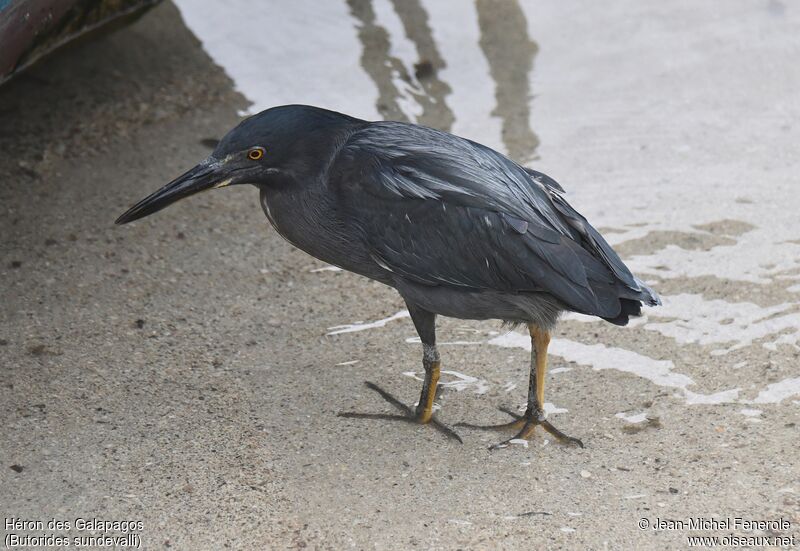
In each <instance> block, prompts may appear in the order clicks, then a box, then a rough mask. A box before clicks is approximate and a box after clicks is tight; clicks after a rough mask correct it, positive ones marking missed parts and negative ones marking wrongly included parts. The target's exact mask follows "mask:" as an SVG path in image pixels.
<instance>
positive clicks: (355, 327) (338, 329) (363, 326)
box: [327, 310, 411, 335]
mask: <svg viewBox="0 0 800 551" xmlns="http://www.w3.org/2000/svg"><path fill="white" fill-rule="evenodd" d="M408 317H411V314H409V313H408V310H400V311H399V312H397V313H396V314H393V315H391V316H389V317H388V318H383V319H381V320H377V321H371V322H366V323H350V324H345V325H334V326H333V327H328V329H329V332H328V333H327V334H328V335H340V334H342V333H355V332H356V331H366V330H367V329H377V328H378V327H383V326H384V325H386V324H387V323H389V322H390V321H394V320H398V319H402V318H408Z"/></svg>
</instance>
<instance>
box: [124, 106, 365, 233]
mask: <svg viewBox="0 0 800 551" xmlns="http://www.w3.org/2000/svg"><path fill="white" fill-rule="evenodd" d="M361 122H363V121H359V120H358V119H354V118H352V117H348V116H346V115H342V114H340V113H335V112H333V111H327V110H325V109H319V108H316V107H309V106H305V105H286V106H282V107H274V108H272V109H267V110H266V111H262V112H261V113H258V114H257V115H253V116H252V117H249V118H247V119H245V120H243V121H242V122H241V123H239V125H238V126H236V128H234V129H233V130H231V131H230V132H228V134H226V135H225V137H224V138H222V140H220V142H219V144H218V145H217V147H216V148H215V149H214V152H213V153H212V154H211V155H209V156H208V157H207V158H205V159H203V160H202V161H201V162H200V163H199V164H197V166H195V167H194V168H192V169H190V170H188V171H187V172H185V173H183V174H181V175H180V176H178V177H177V178H175V179H174V180H173V181H171V182H170V183H168V184H167V185H165V186H164V187H162V188H161V189H159V190H158V191H155V192H154V193H152V194H150V195H148V196H147V197H145V198H144V199H142V200H141V201H139V202H138V203H136V204H135V205H134V206H133V207H131V208H130V209H128V211H127V212H125V213H124V214H123V215H122V216H120V217H119V218H117V221H116V223H117V224H127V223H128V222H133V221H134V220H138V219H139V218H144V217H145V216H148V215H150V214H153V213H154V212H158V211H159V210H161V209H163V208H165V207H167V206H169V205H171V204H172V203H174V202H176V201H178V200H179V199H183V198H184V197H188V196H190V195H194V194H195V193H198V192H200V191H205V190H208V189H219V188H224V187H228V186H232V185H236V184H254V185H257V186H261V185H264V186H270V185H272V186H279V185H291V184H292V183H301V182H303V181H304V179H307V178H308V177H309V176H310V175H311V174H313V172H314V171H315V170H319V168H320V167H321V166H322V164H323V163H324V162H325V160H326V159H328V158H329V154H328V153H329V152H330V151H331V150H332V149H333V148H334V147H335V144H336V143H337V142H338V141H339V139H340V137H341V136H342V135H343V131H344V130H345V129H346V128H347V127H349V126H352V125H353V124H357V123H361Z"/></svg>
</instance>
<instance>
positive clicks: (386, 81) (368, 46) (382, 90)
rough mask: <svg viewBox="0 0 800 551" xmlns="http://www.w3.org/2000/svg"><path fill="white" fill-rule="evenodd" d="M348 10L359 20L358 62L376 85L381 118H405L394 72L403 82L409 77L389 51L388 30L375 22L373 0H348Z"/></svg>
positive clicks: (403, 67) (377, 106)
mask: <svg viewBox="0 0 800 551" xmlns="http://www.w3.org/2000/svg"><path fill="white" fill-rule="evenodd" d="M347 5H348V7H349V8H350V14H351V15H352V16H353V17H354V18H355V19H356V20H357V21H358V25H357V28H358V38H359V40H360V41H361V44H362V46H363V51H362V54H361V65H362V66H363V67H364V70H365V71H366V72H367V74H368V75H369V76H370V78H371V79H372V81H373V82H374V83H375V86H377V87H378V98H377V100H376V103H375V106H376V108H377V109H378V113H380V114H381V116H382V117H383V118H384V119H390V120H395V121H404V122H408V120H409V119H408V117H407V116H406V114H405V113H404V112H403V110H402V109H401V108H400V104H399V98H400V95H401V92H400V90H399V89H398V87H397V85H396V83H395V79H394V75H395V74H397V75H399V77H400V79H401V80H402V81H404V82H409V81H410V80H411V79H410V77H409V75H408V71H407V70H406V68H405V66H404V65H403V63H402V61H400V60H399V59H398V58H396V57H393V56H391V55H390V54H389V46H390V44H389V33H388V32H386V29H385V28H383V27H382V26H381V25H379V24H377V23H376V17H375V9H374V8H373V5H372V0H347Z"/></svg>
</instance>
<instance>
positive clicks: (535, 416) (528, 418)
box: [456, 408, 583, 450]
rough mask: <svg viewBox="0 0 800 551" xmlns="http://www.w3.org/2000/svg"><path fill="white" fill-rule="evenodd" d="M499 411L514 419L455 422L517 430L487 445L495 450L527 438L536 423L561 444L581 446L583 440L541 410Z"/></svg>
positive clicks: (459, 424)
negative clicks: (515, 432)
mask: <svg viewBox="0 0 800 551" xmlns="http://www.w3.org/2000/svg"><path fill="white" fill-rule="evenodd" d="M500 411H502V412H504V413H507V414H509V415H510V416H512V417H514V418H515V420H514V421H511V422H509V423H502V424H499V425H473V424H470V423H457V424H456V426H457V427H468V428H473V429H488V430H516V431H518V432H517V434H516V435H514V436H513V437H512V438H509V439H508V440H503V441H502V442H498V443H497V444H493V445H491V446H489V449H490V450H497V449H500V448H506V447H508V445H509V444H511V443H512V441H513V440H528V439H529V438H530V437H531V436H532V435H533V430H534V429H535V428H536V426H537V425H539V426H541V427H542V428H543V429H544V430H546V431H547V432H549V433H550V434H552V435H553V436H554V437H555V438H556V440H558V441H559V442H561V443H563V444H572V445H576V446H580V447H581V448H582V447H583V442H581V441H580V440H579V439H577V438H573V437H572V436H567V435H566V434H564V433H563V432H561V431H560V430H558V429H557V428H555V427H554V426H553V425H551V424H550V422H549V421H548V420H547V419H545V417H544V412H543V411H538V412H537V411H530V410H529V411H526V412H525V415H518V414H516V413H514V412H513V411H511V410H508V409H506V408H500Z"/></svg>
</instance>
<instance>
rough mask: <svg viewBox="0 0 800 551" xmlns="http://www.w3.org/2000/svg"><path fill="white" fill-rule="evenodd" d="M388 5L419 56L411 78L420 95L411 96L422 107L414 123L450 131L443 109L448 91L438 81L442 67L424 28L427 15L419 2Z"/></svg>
mask: <svg viewBox="0 0 800 551" xmlns="http://www.w3.org/2000/svg"><path fill="white" fill-rule="evenodd" d="M392 4H393V5H394V9H395V11H396V12H397V15H398V16H399V17H400V20H401V21H402V22H403V29H404V30H405V33H406V36H408V38H409V40H411V41H412V42H413V43H414V45H415V46H416V47H417V52H418V53H419V55H420V59H419V60H418V61H417V63H416V64H415V65H414V69H415V71H414V76H415V77H416V78H417V81H418V82H419V84H420V85H421V87H422V91H421V93H416V92H412V94H413V95H414V97H415V98H416V100H417V102H418V103H419V104H420V106H421V107H422V114H421V115H420V116H419V117H418V119H417V122H419V123H420V124H424V125H426V126H435V127H437V128H440V129H442V130H450V129H451V128H452V127H453V122H454V121H455V116H454V115H453V112H452V111H451V110H450V108H449V107H448V106H447V103H446V99H445V98H446V97H447V95H448V94H450V92H451V91H452V90H451V88H450V85H449V84H447V83H446V82H444V81H442V80H441V79H440V78H439V72H440V71H441V70H442V69H444V68H445V66H446V63H445V61H444V59H442V56H441V54H440V53H439V49H438V48H437V47H436V42H435V41H434V40H433V32H432V31H431V27H430V25H429V24H428V13H427V12H426V11H425V8H423V7H422V5H421V4H420V3H419V0H392Z"/></svg>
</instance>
